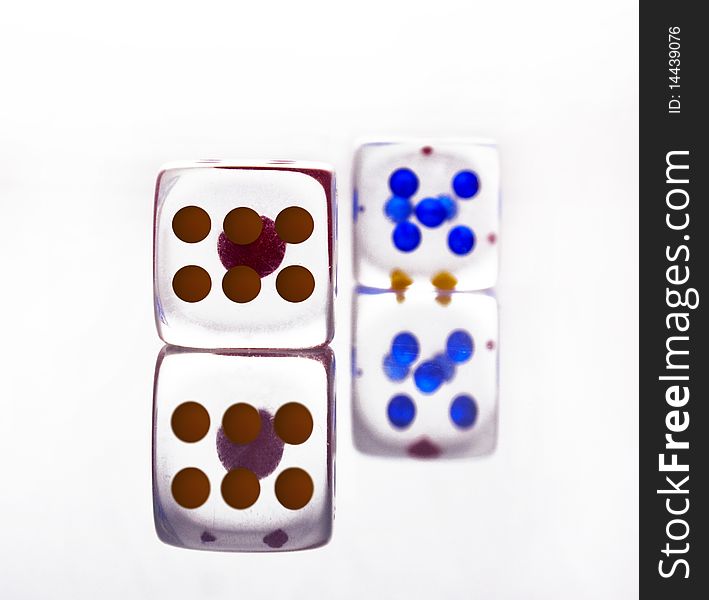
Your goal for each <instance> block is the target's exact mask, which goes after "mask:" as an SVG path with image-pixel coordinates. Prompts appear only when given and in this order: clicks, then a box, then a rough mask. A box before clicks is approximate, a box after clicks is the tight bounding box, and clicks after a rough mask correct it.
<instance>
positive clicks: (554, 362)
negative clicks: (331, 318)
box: [0, 0, 638, 600]
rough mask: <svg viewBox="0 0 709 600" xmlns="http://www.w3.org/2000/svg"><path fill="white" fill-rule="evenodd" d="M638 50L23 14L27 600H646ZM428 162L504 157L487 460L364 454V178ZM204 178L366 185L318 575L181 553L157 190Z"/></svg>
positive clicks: (556, 6)
mask: <svg viewBox="0 0 709 600" xmlns="http://www.w3.org/2000/svg"><path fill="white" fill-rule="evenodd" d="M637 42H638V36H637V5H636V3H635V2H630V1H622V2H619V1H618V0H599V1H598V2H594V3H583V4H582V3H573V2H568V0H558V1H551V0H548V1H545V0H540V1H537V2H527V1H524V0H520V1H518V2H511V1H502V0H486V1H484V2H464V1H460V2H455V1H452V0H451V1H449V0H436V1H435V2H428V3H418V2H413V1H412V0H409V1H406V2H387V1H385V0H378V1H376V2H370V1H367V0H359V1H357V2H333V1H332V0H330V1H325V0H322V1H311V2H308V1H300V2H293V1H291V2H277V1H271V2H253V1H252V2H237V1H236V0H231V1H229V2H209V3H207V2H183V1H176V0H172V1H170V2H146V1H145V0H143V1H142V2H121V3H100V2H96V1H93V2H76V1H67V2H49V1H44V2H13V3H11V4H10V3H7V5H6V6H4V8H3V10H2V18H1V19H0V55H1V56H2V57H3V58H2V62H3V64H2V67H1V70H0V81H1V87H2V93H1V94H0V202H1V204H0V224H1V228H2V229H1V230H2V235H0V261H1V265H0V266H1V273H2V284H0V315H1V318H2V328H1V329H0V340H2V346H1V347H0V370H1V377H0V403H1V404H0V463H1V464H0V467H1V471H0V472H1V473H2V478H1V480H0V534H1V535H0V597H2V598H3V600H5V599H9V600H15V599H19V598H67V599H72V600H73V599H77V600H78V599H84V598H86V599H96V598H100V599H113V598H116V599H127V598H171V599H182V598H184V599H189V600H194V599H196V598H229V599H237V598H239V599H243V598H261V597H263V598H279V599H280V598H326V599H331V598H338V599H339V598H387V599H398V598H401V599H407V600H410V599H414V598H426V599H429V598H481V599H484V600H487V599H503V598H505V599H508V598H509V599H515V600H516V599H523V600H526V599H537V598H538V599H542V600H550V599H556V598H560V599H561V598H563V599H568V598H574V599H575V600H579V599H586V598H588V599H594V600H596V599H604V600H605V599H616V598H618V599H626V598H632V597H635V596H636V595H637V568H638V563H637V556H636V554H637V549H638V548H637V534H638V525H637V506H636V504H637V489H638V481H637V448H636V446H637V441H638V432H637V410H638V393H637V333H638V328H637V301H638V294H637V262H638V253H637V241H638V229H637V210H638V193H637V150H638V148H637V133H638V132H637V116H638V110H637ZM413 134H416V135H446V136H459V135H460V136H470V135H474V136H484V137H491V138H495V139H497V140H498V142H499V144H500V149H501V156H502V169H503V182H502V183H503V193H504V212H503V233H502V236H503V242H502V272H501V279H500V284H499V297H500V302H501V307H502V313H501V319H502V341H501V360H502V369H503V371H502V385H501V406H500V410H501V418H500V439H499V447H498V450H497V452H496V454H495V455H494V456H492V457H491V458H488V459H483V460H477V461H475V460H463V461H457V462H433V463H421V462H413V461H412V462H406V461H402V462H400V461H392V460H384V459H372V458H367V457H363V456H361V455H358V454H357V453H356V452H355V451H354V450H353V448H352V445H351V437H350V430H349V428H350V415H349V406H350V398H349V392H348V387H349V384H348V381H347V372H348V364H347V346H348V343H349V331H348V327H347V324H348V322H349V315H348V312H349V305H348V303H349V293H348V291H347V290H348V288H349V285H350V284H351V279H350V263H349V243H350V233H351V231H350V222H349V215H350V206H349V193H348V189H349V183H350V182H349V166H350V159H351V153H352V149H353V144H354V141H355V140H356V139H357V138H358V137H359V136H368V135H374V136H386V135H413ZM206 157H233V158H241V157H273V158H306V159H316V160H325V161H330V162H332V163H334V164H335V166H336V168H337V169H338V173H339V188H340V206H341V213H340V214H341V219H340V232H341V237H340V251H341V254H340V256H341V261H340V283H341V294H340V298H339V300H338V302H339V306H338V316H339V320H338V334H337V343H336V346H337V351H338V353H339V359H340V368H339V381H338V387H339V398H338V405H339V422H338V427H339V440H338V457H337V460H338V479H337V484H338V490H337V492H338V493H337V518H336V523H335V535H334V538H333V540H332V543H331V544H330V545H329V546H327V547H325V548H323V549H320V550H316V551H311V552H302V553H296V554H274V555H239V554H213V553H200V552H192V551H185V550H179V549H176V548H171V547H168V546H164V545H162V544H161V543H160V542H158V540H157V538H156V536H155V534H154V532H153V525H152V514H151V489H150V429H151V387H152V377H153V366H154V360H155V358H156V356H157V353H158V351H159V349H160V346H161V344H160V342H159V340H158V337H157V335H156V333H155V328H154V324H153V317H152V306H151V213H152V194H153V183H154V177H155V174H156V172H157V170H158V168H159V166H160V164H161V163H163V162H165V161H168V160H172V159H182V158H206Z"/></svg>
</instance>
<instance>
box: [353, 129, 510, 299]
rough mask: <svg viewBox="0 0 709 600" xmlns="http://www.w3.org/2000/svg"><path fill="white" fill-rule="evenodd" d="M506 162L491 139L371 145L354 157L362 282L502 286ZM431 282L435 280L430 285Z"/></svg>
mask: <svg viewBox="0 0 709 600" xmlns="http://www.w3.org/2000/svg"><path fill="white" fill-rule="evenodd" d="M498 180H499V165H498V157H497V150H496V148H495V147H494V146H493V145H491V144H485V143H474V142H468V141H445V140H442V141H440V142H435V141H408V142H396V143H371V144H366V145H364V146H362V147H360V149H359V151H358V153H357V157H356V160H355V174H354V195H355V206H354V219H355V266H356V272H357V280H358V281H359V283H361V284H362V285H366V286H370V287H375V288H390V287H391V288H393V289H397V290H402V289H404V288H405V287H407V286H408V285H410V284H411V283H412V282H413V283H414V284H416V283H417V282H424V283H427V282H430V283H432V284H433V286H434V287H436V288H439V289H442V290H446V291H450V290H452V289H458V290H480V289H487V288H490V287H492V286H494V285H495V281H496V278H497V261H498V252H497V241H498V228H499V224H498V220H499V214H498V213H499V181H498ZM429 285H430V284H429Z"/></svg>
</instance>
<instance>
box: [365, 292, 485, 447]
mask: <svg viewBox="0 0 709 600" xmlns="http://www.w3.org/2000/svg"><path fill="white" fill-rule="evenodd" d="M436 296H437V295H436V293H435V292H422V293H420V294H414V295H407V296H406V298H405V300H404V301H403V302H401V301H400V298H397V294H396V293H395V292H391V291H386V292H383V291H382V292H377V291H374V290H372V289H365V290H360V291H359V292H358V293H356V294H355V297H354V310H355V331H354V334H353V356H354V361H353V387H354V398H353V425H354V440H355V444H356V445H357V447H358V449H359V450H361V451H362V452H365V453H368V454H376V455H384V456H410V457H414V458H437V457H462V456H476V455H483V454H488V453H490V452H492V451H493V450H494V448H495V443H496V432H497V364H498V361H497V352H498V325H497V302H496V300H495V298H494V297H492V296H490V295H487V294H483V293H461V292H456V293H454V294H451V296H450V297H449V301H448V302H440V301H438V298H437V297H436Z"/></svg>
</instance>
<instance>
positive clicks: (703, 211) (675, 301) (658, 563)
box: [640, 1, 709, 600]
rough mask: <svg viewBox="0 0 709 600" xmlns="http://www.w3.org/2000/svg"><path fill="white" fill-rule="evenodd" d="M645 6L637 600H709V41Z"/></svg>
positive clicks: (702, 30) (676, 16)
mask: <svg viewBox="0 0 709 600" xmlns="http://www.w3.org/2000/svg"><path fill="white" fill-rule="evenodd" d="M704 8H705V7H704V5H703V4H702V3H699V2H688V1H685V2H665V3H659V2H647V3H642V4H641V6H640V11H641V12H640V598H643V599H644V598H672V599H673V600H684V599H689V598H692V599H693V598H702V599H707V598H709V544H708V541H709V538H708V537H707V525H706V523H707V517H706V515H707V513H708V512H709V499H708V493H707V490H708V488H709V486H708V485H707V479H708V477H707V472H708V471H709V421H708V420H707V406H709V390H708V386H707V380H708V379H709V353H707V351H706V349H707V348H706V346H707V340H709V329H708V328H707V319H706V306H705V305H706V304H709V288H708V287H707V285H706V281H707V273H708V272H709V242H708V241H707V240H708V238H709V221H707V208H706V205H707V203H709V193H708V191H709V190H708V188H707V178H709V157H708V155H707V150H706V146H707V143H709V140H708V139H707V134H706V129H707V128H706V127H705V119H704V112H705V111H707V110H709V102H708V101H709V97H707V96H706V95H705V90H706V89H707V82H706V79H707V69H706V68H705V65H704V62H705V59H706V58H707V57H709V53H707V43H706V41H707V40H709V33H708V32H707V29H706V26H705V24H704V19H703V18H702V17H701V15H700V11H701V12H703V9H704Z"/></svg>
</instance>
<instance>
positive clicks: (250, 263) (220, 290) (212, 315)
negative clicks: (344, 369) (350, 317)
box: [153, 161, 335, 349]
mask: <svg viewBox="0 0 709 600" xmlns="http://www.w3.org/2000/svg"><path fill="white" fill-rule="evenodd" d="M334 220H335V214H334V174H333V172H332V170H331V169H330V168H329V167H327V166H324V165H320V164H317V163H300V162H292V161H264V162H260V163H256V162H254V163H246V162H222V161H200V162H194V163H176V164H173V165H168V166H167V167H165V169H164V170H163V171H162V172H161V173H160V175H159V177H158V181H157V186H156V193H155V222H154V270H153V272H154V300H155V317H156V323H157V327H158V333H159V335H160V337H161V338H162V339H163V340H164V341H165V342H167V343H169V344H175V345H179V346H186V347H192V348H292V349H293V348H314V347H318V346H322V345H324V344H326V343H328V342H329V341H330V340H331V339H332V335H333V294H334V285H335V282H334V277H335V276H334V273H335V270H334V243H335V240H334V230H335V229H334Z"/></svg>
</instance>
